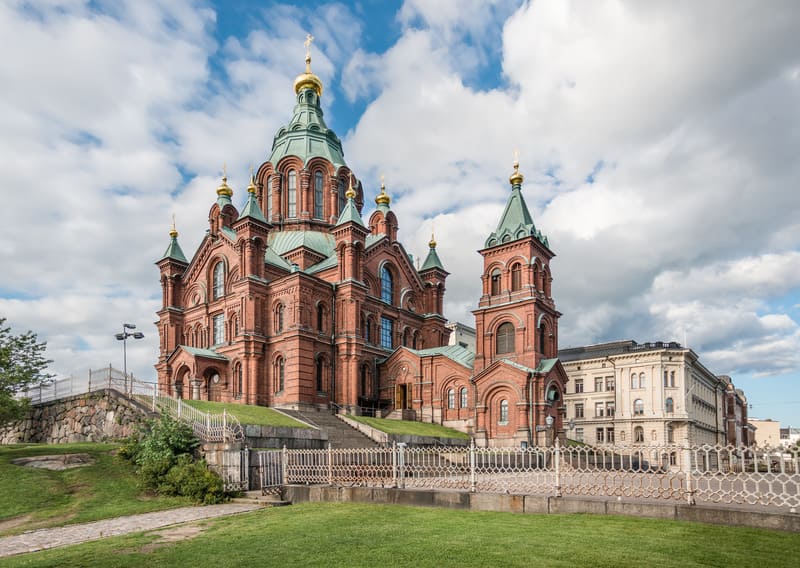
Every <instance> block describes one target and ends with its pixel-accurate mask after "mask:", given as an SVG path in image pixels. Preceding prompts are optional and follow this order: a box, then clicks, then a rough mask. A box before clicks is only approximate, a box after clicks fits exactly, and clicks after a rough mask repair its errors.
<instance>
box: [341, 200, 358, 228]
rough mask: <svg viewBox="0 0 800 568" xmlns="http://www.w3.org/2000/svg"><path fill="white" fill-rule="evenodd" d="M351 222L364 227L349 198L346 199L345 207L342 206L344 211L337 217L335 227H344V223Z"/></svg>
mask: <svg viewBox="0 0 800 568" xmlns="http://www.w3.org/2000/svg"><path fill="white" fill-rule="evenodd" d="M350 221H352V222H353V223H356V224H358V225H361V226H362V227H364V226H365V225H364V221H363V220H362V219H361V214H360V213H359V212H358V207H356V202H355V200H354V199H353V198H352V197H350V198H348V199H347V205H345V206H344V210H343V211H342V214H341V215H339V220H338V221H337V222H336V226H337V227H338V226H340V225H344V224H345V223H349V222H350Z"/></svg>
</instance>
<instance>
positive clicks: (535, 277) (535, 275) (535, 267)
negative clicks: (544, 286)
mask: <svg viewBox="0 0 800 568" xmlns="http://www.w3.org/2000/svg"><path fill="white" fill-rule="evenodd" d="M533 287H534V288H536V289H538V288H539V265H537V264H534V265H533Z"/></svg>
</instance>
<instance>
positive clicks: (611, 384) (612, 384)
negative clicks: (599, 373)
mask: <svg viewBox="0 0 800 568" xmlns="http://www.w3.org/2000/svg"><path fill="white" fill-rule="evenodd" d="M616 388H617V382H616V381H615V380H614V377H606V390H607V391H609V392H614V390H616Z"/></svg>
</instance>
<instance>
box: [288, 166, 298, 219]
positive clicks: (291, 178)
mask: <svg viewBox="0 0 800 568" xmlns="http://www.w3.org/2000/svg"><path fill="white" fill-rule="evenodd" d="M286 201H287V203H288V205H289V211H288V213H287V216H289V217H297V172H295V171H294V170H289V175H288V176H287V181H286Z"/></svg>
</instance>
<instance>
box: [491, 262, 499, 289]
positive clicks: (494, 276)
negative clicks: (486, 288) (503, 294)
mask: <svg viewBox="0 0 800 568" xmlns="http://www.w3.org/2000/svg"><path fill="white" fill-rule="evenodd" d="M491 279H492V284H491V286H492V289H491V295H492V296H497V295H499V294H500V270H498V269H497V268H495V269H494V270H492V275H491Z"/></svg>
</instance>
